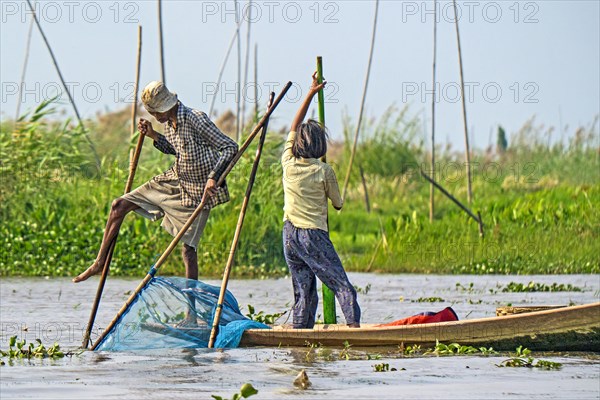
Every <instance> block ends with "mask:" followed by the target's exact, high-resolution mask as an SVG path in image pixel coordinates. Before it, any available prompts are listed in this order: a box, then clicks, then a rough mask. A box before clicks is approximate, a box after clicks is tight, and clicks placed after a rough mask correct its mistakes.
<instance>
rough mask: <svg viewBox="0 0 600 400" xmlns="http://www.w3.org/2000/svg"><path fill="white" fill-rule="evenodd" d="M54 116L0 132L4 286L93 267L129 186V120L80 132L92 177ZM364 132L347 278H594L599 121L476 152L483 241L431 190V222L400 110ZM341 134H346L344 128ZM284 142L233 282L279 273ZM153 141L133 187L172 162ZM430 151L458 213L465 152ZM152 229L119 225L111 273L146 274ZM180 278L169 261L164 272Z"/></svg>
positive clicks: (217, 223) (214, 222)
mask: <svg viewBox="0 0 600 400" xmlns="http://www.w3.org/2000/svg"><path fill="white" fill-rule="evenodd" d="M51 107H52V104H51V103H50V104H48V103H45V104H42V105H41V106H40V107H39V108H38V109H37V110H35V111H34V112H32V113H31V114H30V115H29V116H27V117H26V119H24V120H22V121H19V122H17V123H16V124H15V123H4V124H3V125H2V126H1V130H0V159H1V164H0V165H1V167H2V175H1V176H2V185H1V186H0V201H2V209H1V211H0V245H1V246H2V247H3V249H5V251H4V252H3V257H2V258H1V259H0V275H1V276H11V275H25V276H73V275H76V274H78V273H80V272H81V271H83V270H84V269H85V268H87V267H88V266H89V265H90V264H91V263H92V261H93V260H94V258H95V256H96V252H97V250H98V246H99V244H100V240H101V238H102V232H103V229H104V225H105V223H106V217H107V215H108V212H109V209H110V204H111V201H112V200H113V199H114V198H116V197H118V196H119V195H121V194H122V191H123V187H124V185H125V180H126V178H127V172H128V171H127V168H128V161H127V157H128V150H129V148H131V147H132V146H133V143H135V141H136V138H132V139H131V142H130V141H129V132H128V121H127V118H128V116H127V114H128V113H122V112H121V113H115V114H110V115H105V116H100V117H98V119H97V121H93V123H92V122H90V123H89V124H88V127H89V132H87V134H88V135H89V137H90V138H91V139H92V140H93V141H94V143H95V144H96V150H97V152H98V154H99V155H100V158H101V160H102V163H101V168H100V169H98V168H97V167H96V164H95V160H94V157H93V155H92V154H91V153H90V148H89V144H88V143H87V141H86V139H85V135H84V133H86V132H83V131H82V130H81V129H78V128H74V127H73V124H71V123H70V121H65V122H63V123H58V122H52V120H51V118H49V113H51ZM367 125H368V126H367V127H365V131H364V140H363V141H362V142H361V143H360V145H359V149H358V153H357V160H356V162H357V165H360V166H361V167H362V169H363V170H364V172H365V174H364V177H365V181H366V184H367V192H368V197H369V208H370V212H367V210H366V203H365V191H364V187H363V185H362V180H361V177H360V174H359V173H358V168H357V169H356V172H355V173H353V175H352V176H351V180H350V188H349V193H348V196H347V201H346V205H345V206H344V210H343V211H342V212H341V213H338V212H336V211H335V210H333V209H331V210H330V214H329V224H330V231H331V237H332V241H333V242H334V244H335V245H336V248H337V250H338V253H339V254H340V257H341V258H342V261H343V263H344V266H345V268H346V269H347V270H349V271H371V272H392V273H457V274H489V273H493V274H534V273H536V274H551V273H594V274H597V273H600V259H599V258H598V255H597V243H598V241H599V239H600V238H599V236H600V224H598V221H600V179H599V172H598V171H600V163H599V156H598V146H597V136H598V133H597V132H596V131H595V130H594V128H593V127H594V126H595V125H594V124H592V128H589V129H586V128H583V129H580V130H578V131H577V134H576V135H575V136H574V138H573V140H572V141H571V142H570V143H569V144H568V145H567V144H556V145H554V144H552V145H548V143H549V139H548V137H549V135H550V134H551V130H548V129H545V128H543V127H542V126H536V124H535V121H533V120H532V121H528V122H527V123H526V124H525V125H524V126H523V128H522V129H521V130H520V131H519V132H516V133H515V134H513V135H512V136H511V137H510V138H509V139H507V141H508V143H507V145H506V146H504V145H502V146H500V149H499V150H497V151H494V150H493V149H487V150H485V151H479V152H477V151H476V152H474V154H473V157H472V165H473V176H474V182H473V193H474V203H473V205H472V206H471V208H472V209H473V210H474V211H475V212H477V211H480V212H481V214H482V218H483V222H484V224H485V238H483V239H482V238H480V237H479V235H478V230H477V224H476V223H475V222H474V221H473V220H471V219H469V217H467V216H466V214H464V212H462V211H461V210H459V209H458V208H457V207H456V206H455V205H454V204H453V203H451V202H450V200H448V199H446V198H444V197H443V196H442V195H441V194H440V193H439V192H436V210H435V219H434V221H433V222H430V221H429V205H428V199H429V184H428V183H427V182H426V181H425V180H423V179H421V178H420V176H419V174H418V172H417V171H418V168H419V167H421V168H423V169H424V170H425V171H426V172H428V173H429V174H430V175H431V173H430V171H427V170H428V168H429V167H428V152H427V150H426V148H425V146H424V144H423V143H421V142H420V141H419V136H420V135H421V133H420V132H421V131H422V130H421V127H420V126H419V124H418V122H417V121H416V120H414V119H410V118H409V117H408V112H407V109H403V110H394V109H390V110H389V111H388V112H387V113H385V115H384V117H383V118H382V119H381V120H380V121H378V122H376V123H371V124H370V125H369V124H367ZM156 126H157V124H155V127H156ZM345 131H346V132H352V127H351V124H350V122H349V121H347V124H346V129H345ZM505 136H506V135H505ZM283 140H284V139H283V136H282V135H280V134H277V133H274V132H271V133H270V134H269V135H268V140H267V143H266V145H265V149H264V152H263V158H262V161H261V163H262V165H261V167H260V168H259V172H258V175H257V178H256V183H255V187H254V191H253V194H252V200H251V202H250V205H249V208H248V214H247V216H246V220H245V223H244V230H243V232H242V235H241V238H240V244H239V248H238V252H237V255H236V263H235V265H236V266H235V268H234V270H233V275H234V276H235V277H272V276H281V275H284V274H286V273H287V267H286V265H285V261H284V259H283V253H282V247H281V246H282V245H281V227H282V222H281V219H282V207H283V191H282V182H281V166H280V165H279V155H280V152H281V146H282V143H283ZM150 142H151V140H149V139H148V140H146V144H145V149H144V151H143V152H142V157H141V160H140V164H139V167H138V171H137V174H136V179H135V185H139V184H142V183H143V182H145V181H146V180H148V179H150V178H151V177H152V176H155V175H157V174H159V173H161V172H163V171H164V170H166V169H167V168H168V167H169V165H170V163H171V162H172V158H171V157H169V156H166V155H163V154H161V153H160V152H158V151H157V150H155V149H154V148H153V147H152V144H151V143H150ZM504 147H505V148H504ZM436 154H438V163H437V168H436V173H435V177H436V180H437V181H438V182H440V183H441V184H442V185H443V186H444V187H445V188H446V189H447V190H448V191H449V192H450V193H452V194H453V195H455V196H456V197H457V198H458V199H459V200H461V201H464V202H465V203H466V200H465V198H466V190H465V186H466V185H465V176H464V175H465V173H464V165H463V161H462V155H461V154H460V152H454V151H453V150H452V149H451V148H449V147H446V148H440V149H438V150H437V152H436ZM348 155H349V150H348V146H347V145H345V146H341V145H336V144H333V145H332V147H331V149H330V152H329V156H328V160H329V162H331V163H332V165H333V167H334V169H335V170H336V172H337V173H338V180H339V181H343V178H344V177H343V176H342V174H343V173H344V171H345V166H346V162H347V159H348ZM253 156H254V145H253V146H251V148H250V149H249V150H248V152H247V154H246V155H245V156H244V157H243V158H242V159H241V160H240V163H239V164H238V165H237V166H236V167H235V169H234V170H233V172H232V174H231V175H230V177H229V178H228V185H229V189H230V193H231V196H232V201H230V202H229V203H227V204H226V205H223V206H219V207H218V208H216V209H215V210H213V212H212V213H211V217H210V218H209V222H208V225H207V227H206V230H205V234H204V236H203V238H202V240H201V244H200V247H199V260H200V262H199V264H200V269H201V270H200V276H202V277H215V276H220V275H221V273H222V270H223V267H224V265H225V262H226V259H227V256H228V253H229V247H230V244H231V239H232V234H233V231H234V228H235V225H236V222H237V218H238V213H239V210H240V207H241V200H242V197H243V193H244V191H245V187H246V183H247V177H248V175H249V172H250V168H251V164H252V160H253ZM135 185H134V186H135ZM159 225H160V224H158V223H152V222H150V221H148V220H145V219H143V218H141V217H139V216H134V215H132V216H129V217H127V218H126V220H125V222H124V224H123V227H122V229H121V234H120V235H119V241H118V244H117V246H116V249H115V255H114V258H113V262H112V264H111V274H112V275H113V276H114V275H129V276H142V275H144V274H145V273H146V272H147V271H148V269H149V268H150V266H151V265H152V263H153V262H154V261H155V260H156V258H157V257H158V256H159V255H160V254H161V253H162V251H163V250H164V249H165V248H166V247H167V246H168V244H169V243H170V241H171V239H172V238H171V236H170V235H168V234H167V233H165V232H164V231H163V230H162V228H160V226H159ZM183 271H184V267H183V264H182V260H181V255H180V254H179V252H177V251H176V252H174V253H173V254H172V255H171V256H170V258H169V260H168V261H167V263H166V264H165V266H164V267H163V268H162V269H161V271H160V273H161V274H164V275H169V274H173V275H182V274H183ZM458 289H460V288H458V287H457V290H458ZM468 289H469V288H466V287H465V288H464V289H462V290H468ZM555 289H556V288H555ZM565 290H568V289H565ZM367 291H368V288H367V287H365V288H364V292H365V293H366V292H367Z"/></svg>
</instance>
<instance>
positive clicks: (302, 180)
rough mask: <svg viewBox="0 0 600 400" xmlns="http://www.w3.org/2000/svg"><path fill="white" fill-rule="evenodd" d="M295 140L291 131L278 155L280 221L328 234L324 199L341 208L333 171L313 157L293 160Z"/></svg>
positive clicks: (338, 189)
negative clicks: (280, 188) (279, 162)
mask: <svg viewBox="0 0 600 400" xmlns="http://www.w3.org/2000/svg"><path fill="white" fill-rule="evenodd" d="M295 138H296V132H294V131H292V132H290V133H289V135H288V138H287V142H286V143H285V148H284V150H283V155H282V156H281V165H282V166H283V192H284V202H285V204H284V206H283V220H284V221H288V220H289V221H290V222H291V223H292V224H293V225H294V226H295V227H296V228H302V229H321V230H324V231H327V198H329V199H331V204H333V206H334V207H335V208H336V209H340V208H342V197H341V196H340V188H339V187H338V183H337V179H336V177H335V172H334V171H333V169H332V168H331V166H330V165H329V164H326V163H324V162H322V161H320V160H318V159H316V158H296V157H294V155H293V154H292V146H293V145H294V140H295Z"/></svg>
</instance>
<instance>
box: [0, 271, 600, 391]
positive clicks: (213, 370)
mask: <svg viewBox="0 0 600 400" xmlns="http://www.w3.org/2000/svg"><path fill="white" fill-rule="evenodd" d="M350 279H351V281H352V282H353V283H354V284H355V285H356V286H357V287H359V288H360V290H359V292H360V293H359V303H360V305H361V307H362V311H363V321H362V322H364V323H378V322H389V321H392V320H395V319H399V318H403V317H406V316H410V315H413V314H416V313H419V312H422V311H439V310H441V309H443V308H444V307H447V306H452V307H453V308H454V310H455V311H456V312H457V314H458V316H459V318H461V319H467V318H479V317H487V316H493V315H495V309H496V307H498V306H505V305H507V304H509V303H510V304H512V305H555V304H556V305H558V304H585V303H591V302H595V301H598V300H599V298H600V277H599V276H597V275H559V276H552V275H543V276H504V275H503V276H472V275H467V276H458V275H452V276H438V275H375V274H350ZM530 281H534V282H539V283H546V284H548V285H551V284H552V283H558V284H561V283H562V284H565V285H567V284H571V285H573V286H576V287H579V288H582V289H583V290H582V291H581V292H534V293H503V292H502V288H503V287H505V286H506V284H508V283H509V282H518V283H523V284H527V283H528V282H530ZM207 282H208V283H212V284H220V282H217V281H207ZM138 283H139V280H132V279H119V278H110V279H109V281H108V282H107V285H106V288H105V294H104V296H103V300H102V303H101V306H100V310H99V313H98V317H97V323H96V326H97V329H101V327H104V326H106V325H107V324H108V322H109V321H110V320H111V319H112V318H113V317H114V315H115V314H116V312H117V310H118V309H119V308H120V307H121V306H122V305H123V303H124V301H125V300H126V299H127V297H128V295H129V292H130V291H131V290H133V289H135V287H136V286H137V284H138ZM471 283H472V285H471ZM457 284H459V285H457ZM96 285H97V278H94V279H91V280H90V281H88V282H85V283H81V284H78V285H75V284H72V283H71V282H70V280H68V279H64V278H60V279H58V278H57V279H41V278H40V279H32V278H27V279H17V278H9V279H3V280H2V283H1V284H0V317H1V332H0V347H1V348H2V349H5V348H6V347H7V341H8V337H10V336H13V335H18V336H19V337H20V338H25V339H26V340H27V341H33V340H35V339H36V338H40V339H41V340H42V342H43V343H44V344H46V345H50V344H52V343H53V342H55V341H57V342H59V344H60V345H61V346H62V347H63V348H66V349H71V350H74V349H76V348H77V347H78V346H80V345H81V338H82V334H83V331H84V329H85V325H86V323H87V320H88V317H89V312H90V307H91V303H92V301H93V298H94V296H95V292H96ZM229 289H230V290H231V291H232V292H233V293H234V295H235V296H236V297H237V299H238V301H239V304H240V306H241V307H242V311H243V312H247V305H248V304H252V305H253V306H254V307H255V309H256V311H257V312H258V311H261V310H262V311H264V312H265V313H267V314H270V313H275V312H282V311H286V310H287V311H288V313H287V314H286V316H287V315H289V310H290V307H291V303H292V290H291V281H290V280H289V279H270V280H234V281H231V282H230V285H229ZM365 292H366V293H365ZM433 297H437V298H440V299H442V300H443V301H438V302H433V303H430V302H423V301H418V300H419V299H421V300H422V299H426V298H433ZM338 314H339V307H338ZM599 318H600V316H599ZM340 320H341V321H342V322H343V317H341V316H340ZM279 322H280V323H283V322H286V321H285V317H283V318H282V319H281V320H280V321H279ZM288 322H289V321H288ZM97 335H98V331H97V330H96V331H95V332H94V337H97ZM340 356H341V358H340ZM349 356H350V358H351V359H350V360H346V358H345V357H344V354H340V350H338V349H327V348H322V349H318V348H317V349H312V350H311V349H310V348H307V347H299V348H252V349H231V350H209V349H169V350H152V351H138V352H135V353H107V352H89V351H88V352H84V353H82V354H80V355H76V356H73V357H66V358H64V359H60V360H32V361H26V360H25V361H15V362H13V363H12V364H13V365H6V366H3V367H1V368H0V377H1V380H0V398H2V399H13V398H19V399H21V398H44V399H46V398H48V399H80V398H87V399H92V398H93V399H95V398H98V399H99V398H102V399H117V398H118V399H164V398H175V399H187V398H190V399H191V398H194V399H208V398H211V397H210V396H211V395H212V394H217V395H221V396H223V397H225V398H231V396H232V395H233V394H234V393H235V392H236V391H237V390H238V389H239V387H240V386H241V385H242V384H243V383H245V382H251V383H252V384H253V385H254V386H255V387H256V388H257V389H258V390H259V394H258V395H256V396H254V397H252V398H253V399H257V400H258V399H280V398H290V399H291V398H296V399H299V398H314V399H320V398H324V397H332V398H348V399H350V398H359V399H362V398H364V399H383V398H389V399H395V398H406V399H427V398H437V399H482V398H485V399H496V398H503V399H504V398H508V399H511V398H516V399H530V398H546V399H548V398H549V399H552V398H569V399H598V398H600V383H599V382H600V357H599V356H598V355H593V354H584V353H577V354H575V353H560V354H559V353H553V354H534V356H535V357H536V358H542V359H545V360H550V361H555V362H560V363H562V364H563V367H562V369H561V370H559V371H544V370H540V369H537V368H533V369H526V368H498V367H497V366H496V364H499V363H500V362H501V361H502V360H504V359H506V358H507V355H506V354H501V355H497V356H491V357H481V356H478V357H475V356H454V357H434V356H433V357H432V356H426V357H409V358H407V357H401V355H400V354H399V352H398V349H394V348H382V349H354V348H352V349H350V353H349ZM378 363H387V364H389V365H390V368H396V369H397V371H390V372H374V370H373V365H374V364H378ZM302 369H305V370H306V372H307V374H308V376H309V379H310V380H311V382H312V385H311V386H310V388H309V389H307V390H302V389H298V388H295V387H294V385H293V380H294V378H295V376H296V375H297V374H298V372H299V371H301V370H302Z"/></svg>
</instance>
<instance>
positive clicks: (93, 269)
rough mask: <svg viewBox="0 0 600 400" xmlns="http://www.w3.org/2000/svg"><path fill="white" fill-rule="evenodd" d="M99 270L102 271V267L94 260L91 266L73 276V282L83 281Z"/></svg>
mask: <svg viewBox="0 0 600 400" xmlns="http://www.w3.org/2000/svg"><path fill="white" fill-rule="evenodd" d="M101 271H102V268H101V267H100V264H99V263H97V262H94V263H93V264H92V266H91V267H89V268H88V269H86V270H85V271H83V272H82V273H81V274H79V275H77V276H76V277H75V278H73V282H74V283H78V282H83V281H85V280H86V279H88V278H89V277H91V276H94V275H97V274H99V273H100V272H101Z"/></svg>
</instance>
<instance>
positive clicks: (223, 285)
mask: <svg viewBox="0 0 600 400" xmlns="http://www.w3.org/2000/svg"><path fill="white" fill-rule="evenodd" d="M274 98H275V93H273V92H271V96H270V99H269V105H268V106H267V108H268V107H271V105H272V104H273V99H274ZM268 126H269V120H266V121H265V124H264V125H263V127H262V132H261V134H260V138H259V139H258V146H257V148H256V155H255V156H254V163H253V164H252V171H250V178H249V179H248V185H247V186H246V194H245V195H244V200H243V201H242V208H241V210H240V215H239V217H238V222H237V226H236V227H235V233H234V235H233V241H232V243H231V250H230V251H229V257H228V258H227V264H226V265H225V271H224V272H223V282H222V283H221V291H220V292H219V300H218V301H217V308H216V310H215V316H214V318H213V322H212V329H211V331H210V339H209V341H208V348H209V349H212V348H213V347H214V344H215V339H216V338H217V333H218V330H219V321H220V320H221V312H222V311H223V302H224V301H225V293H227V284H228V283H229V275H230V274H231V270H232V268H233V262H234V260H235V253H236V250H237V246H238V243H239V241H240V235H241V233H242V227H243V226H244V218H245V217H246V211H247V210H248V203H249V202H250V195H252V188H253V186H254V179H255V178H256V172H257V171H258V164H259V163H260V156H261V155H262V149H263V145H264V144H265V137H266V136H267V129H268Z"/></svg>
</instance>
